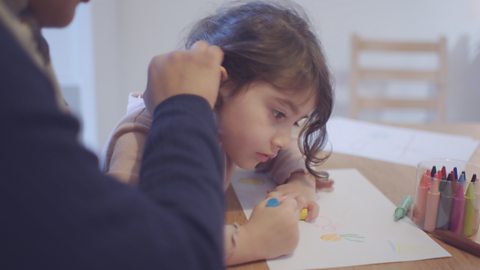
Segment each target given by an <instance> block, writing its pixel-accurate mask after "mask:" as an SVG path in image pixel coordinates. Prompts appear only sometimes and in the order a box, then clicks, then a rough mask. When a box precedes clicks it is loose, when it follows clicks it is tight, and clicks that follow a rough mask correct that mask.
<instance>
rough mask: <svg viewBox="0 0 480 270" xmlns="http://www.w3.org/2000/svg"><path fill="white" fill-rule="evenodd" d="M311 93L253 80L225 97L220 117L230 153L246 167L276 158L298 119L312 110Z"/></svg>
mask: <svg viewBox="0 0 480 270" xmlns="http://www.w3.org/2000/svg"><path fill="white" fill-rule="evenodd" d="M311 93H312V92H311V91H300V92H293V91H279V90H277V89H276V88H274V87H273V86H272V85H270V84H268V83H263V82H254V83H252V84H250V85H249V86H247V88H246V89H241V90H240V91H239V92H238V94H235V95H234V96H231V97H228V96H227V97H224V100H223V104H222V106H221V108H220V109H219V111H218V119H219V127H220V141H221V142H222V146H223V149H224V151H225V152H226V155H227V157H228V158H230V159H231V160H232V161H233V162H234V163H235V164H236V165H237V166H239V167H240V168H243V169H253V168H255V166H256V165H257V164H259V163H261V162H265V161H267V160H269V159H271V158H274V157H275V156H276V155H277V154H278V151H279V150H280V149H282V148H286V147H287V146H288V144H289V143H290V141H291V140H292V130H293V129H294V127H296V125H297V124H298V122H299V121H301V120H302V119H303V118H306V117H307V115H308V114H309V112H311V111H313V109H314V106H315V98H314V97H313V96H312V95H311ZM294 143H296V141H295V142H294Z"/></svg>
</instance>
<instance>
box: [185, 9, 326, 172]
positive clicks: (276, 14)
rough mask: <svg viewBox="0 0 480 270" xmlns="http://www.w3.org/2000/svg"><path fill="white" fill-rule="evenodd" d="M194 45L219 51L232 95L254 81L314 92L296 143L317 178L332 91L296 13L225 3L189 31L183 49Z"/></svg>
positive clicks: (303, 21) (308, 32)
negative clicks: (198, 43) (200, 42)
mask: <svg viewBox="0 0 480 270" xmlns="http://www.w3.org/2000/svg"><path fill="white" fill-rule="evenodd" d="M198 40H206V41H208V43H209V44H212V45H217V46H219V47H220V48H222V50H223V52H224V60H223V64H222V65H223V66H224V67H225V69H226V70H227V71H228V75H229V76H228V81H227V83H228V84H229V85H231V86H232V88H233V95H234V94H235V93H236V92H237V91H239V89H241V88H242V87H244V86H246V85H248V84H250V83H252V82H254V81H263V82H267V83H269V84H272V85H273V86H274V87H276V88H278V89H281V90H297V91H300V90H302V91H306V90H307V89H308V90H310V89H313V90H314V95H315V98H316V106H315V109H314V111H313V112H312V113H311V114H310V115H309V117H308V119H307V121H306V123H305V124H304V125H303V126H302V129H301V131H300V136H299V141H298V144H299V147H300V150H301V151H302V153H303V154H304V155H305V165H306V168H307V170H308V171H309V172H310V173H312V174H314V175H316V176H318V174H317V172H316V170H315V166H317V165H319V164H320V163H322V162H323V161H324V160H326V159H327V158H328V154H327V155H324V156H323V157H322V156H320V152H321V150H322V149H323V147H324V146H325V143H326V137H327V131H326V123H327V120H328V119H329V117H330V115H331V112H332V106H333V90H332V85H331V82H330V74H329V70H328V67H327V65H326V61H325V58H324V55H323V53H322V49H321V46H320V42H319V41H318V40H317V38H316V37H315V35H314V33H313V32H312V30H311V29H310V25H309V21H308V19H307V17H306V15H305V14H304V12H303V11H302V9H301V8H300V7H298V6H294V4H293V3H288V6H287V5H282V4H279V3H278V1H277V2H269V1H247V2H245V1H237V2H234V3H230V4H228V5H227V6H224V7H223V8H221V9H219V10H218V11H217V13H216V14H215V15H212V16H209V17H206V18H204V19H202V20H201V21H199V22H198V23H197V24H196V25H195V26H194V27H193V29H192V30H191V32H190V34H189V35H188V37H187V40H186V43H185V46H186V48H190V47H191V46H192V45H193V44H194V43H195V42H196V41H198Z"/></svg>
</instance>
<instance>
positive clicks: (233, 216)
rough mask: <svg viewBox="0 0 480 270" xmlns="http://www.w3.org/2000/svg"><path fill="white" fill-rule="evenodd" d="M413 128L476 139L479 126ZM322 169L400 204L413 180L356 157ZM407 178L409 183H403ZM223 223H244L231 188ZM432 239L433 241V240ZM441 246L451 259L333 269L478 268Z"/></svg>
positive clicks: (337, 157)
mask: <svg viewBox="0 0 480 270" xmlns="http://www.w3.org/2000/svg"><path fill="white" fill-rule="evenodd" d="M415 128H418V129H423V130H428V131H435V132H443V133H449V134H459V135H467V136H471V137H474V138H475V139H477V140H480V123H461V124H458V123H447V124H431V125H423V126H415ZM470 161H471V162H473V163H476V164H480V147H479V148H477V149H476V150H475V153H474V154H473V156H472V158H471V160H470ZM321 167H322V169H327V170H328V169H339V168H355V169H357V170H358V171H360V172H361V173H362V174H363V175H364V176H365V177H366V178H368V179H369V180H370V181H371V182H372V183H373V184H374V185H375V186H376V187H377V188H378V189H379V190H381V191H382V192H383V193H384V194H385V195H386V196H387V197H388V198H389V199H390V200H391V201H392V202H393V203H395V204H398V203H400V201H401V199H402V197H403V196H404V195H405V194H407V193H409V192H411V188H412V187H414V185H415V184H414V183H413V181H415V178H416V168H415V167H411V166H406V165H400V164H394V163H389V162H384V161H378V160H373V159H368V158H362V157H357V156H351V155H345V154H338V153H332V155H331V157H330V158H329V159H328V160H327V161H326V162H325V163H324V164H323V165H322V166H321ZM406 179H410V180H411V182H410V183H405V180H406ZM227 209H228V211H227V213H226V222H227V223H233V222H238V223H243V222H245V221H246V218H245V215H244V214H243V211H242V208H241V206H240V203H239V202H238V199H237V197H236V195H235V193H234V191H233V189H232V188H231V187H229V188H228V190H227ZM434 239H435V238H434ZM435 241H437V242H438V243H439V244H440V245H441V246H442V247H444V248H445V249H446V250H447V251H448V252H449V253H450V254H452V257H449V258H440V259H430V260H422V261H412V262H399V263H384V264H373V265H362V266H354V267H341V268H335V269H355V270H362V269H365V270H374V269H382V270H383V269H392V270H393V269H395V270H398V269H400V270H401V269H435V270H436V269H456V270H459V269H480V258H479V257H476V256H474V255H471V254H469V253H467V252H464V251H462V250H459V249H457V248H454V247H452V246H449V245H447V244H445V243H443V242H442V241H439V240H437V239H435ZM228 269H242V270H243V269H245V270H260V269H268V266H267V264H266V262H265V261H260V262H254V263H247V264H243V265H238V266H234V267H230V268H228Z"/></svg>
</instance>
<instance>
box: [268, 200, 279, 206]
mask: <svg viewBox="0 0 480 270" xmlns="http://www.w3.org/2000/svg"><path fill="white" fill-rule="evenodd" d="M279 205H280V201H279V200H278V199H277V198H270V199H268V201H267V205H266V206H267V207H277V206H279Z"/></svg>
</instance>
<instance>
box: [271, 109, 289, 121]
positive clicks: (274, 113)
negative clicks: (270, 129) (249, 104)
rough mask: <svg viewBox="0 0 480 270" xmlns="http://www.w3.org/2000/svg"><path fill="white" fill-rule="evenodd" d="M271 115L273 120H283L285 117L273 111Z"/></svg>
mask: <svg viewBox="0 0 480 270" xmlns="http://www.w3.org/2000/svg"><path fill="white" fill-rule="evenodd" d="M272 114H273V117H275V119H283V118H285V117H286V116H285V114H284V113H282V112H280V111H277V110H273V112H272Z"/></svg>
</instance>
